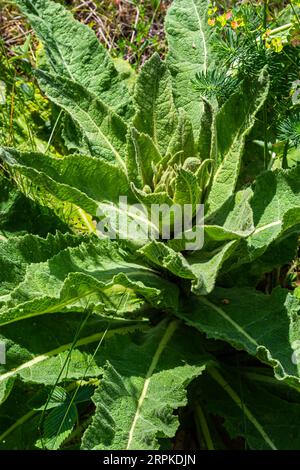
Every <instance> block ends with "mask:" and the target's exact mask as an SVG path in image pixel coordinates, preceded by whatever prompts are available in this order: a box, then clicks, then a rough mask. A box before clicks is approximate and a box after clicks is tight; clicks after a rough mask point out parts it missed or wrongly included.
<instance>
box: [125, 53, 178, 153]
mask: <svg viewBox="0 0 300 470" xmlns="http://www.w3.org/2000/svg"><path fill="white" fill-rule="evenodd" d="M134 102H135V106H136V114H135V117H134V120H133V124H134V126H135V127H136V129H137V130H138V131H139V132H142V133H144V134H148V135H149V136H150V137H151V138H152V139H153V142H154V144H155V145H156V146H157V148H158V149H159V150H160V152H161V153H162V155H164V154H165V153H166V151H167V148H168V145H169V142H170V139H171V136H172V134H173V132H174V131H175V129H176V124H177V113H176V109H175V106H174V103H173V94H172V78H171V75H170V72H169V70H168V68H167V66H166V64H165V63H164V62H162V60H161V59H160V57H159V55H158V54H154V55H153V56H152V57H151V58H150V59H149V60H148V61H147V62H146V63H145V65H144V66H143V68H142V69H141V72H140V74H139V76H138V79H137V83H136V87H135V96H134Z"/></svg>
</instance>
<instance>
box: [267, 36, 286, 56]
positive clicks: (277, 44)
mask: <svg viewBox="0 0 300 470" xmlns="http://www.w3.org/2000/svg"><path fill="white" fill-rule="evenodd" d="M266 48H267V49H271V50H272V51H275V52H281V51H282V49H283V44H282V40H281V38H279V37H276V38H272V39H271V41H269V42H267V43H266Z"/></svg>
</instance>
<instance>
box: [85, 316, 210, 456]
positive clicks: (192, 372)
mask: <svg viewBox="0 0 300 470" xmlns="http://www.w3.org/2000/svg"><path fill="white" fill-rule="evenodd" d="M177 327H178V323H177V322H176V321H173V322H171V323H169V324H167V323H165V322H163V323H162V324H160V325H158V326H157V327H156V328H154V329H153V330H152V331H151V333H149V335H146V336H145V337H144V338H140V340H139V342H135V340H134V338H133V337H130V336H126V337H122V338H120V339H118V343H115V344H114V343H111V342H110V343H107V344H106V345H104V348H103V350H102V353H103V359H104V358H107V360H108V361H109V362H108V363H107V366H106V370H105V373H104V376H103V379H102V381H101V384H100V386H99V388H98V389H97V390H96V392H95V395H94V397H93V400H94V402H95V405H96V412H95V415H94V418H93V421H92V424H91V425H90V426H89V428H88V429H87V431H86V432H85V434H84V436H83V440H82V448H83V449H95V450H96V449H128V450H129V449H145V450H146V449H157V448H159V444H158V438H159V437H160V438H161V437H169V438H170V437H173V436H174V434H175V432H176V429H177V427H178V418H177V417H175V416H174V415H173V410H176V409H177V408H179V407H181V406H184V405H185V404H186V391H185V388H186V386H187V385H188V384H189V382H190V381H191V380H192V379H193V378H194V377H197V376H198V375H200V374H201V373H202V372H203V370H204V369H205V366H206V364H207V362H208V361H209V357H208V356H206V355H205V354H203V353H202V351H201V349H200V348H201V346H200V348H199V349H200V351H199V349H198V350H197V355H195V353H194V351H193V349H192V348H190V347H189V346H188V344H191V342H190V343H186V342H183V335H182V331H181V332H180V333H179V332H177V331H176V330H177ZM190 334H191V332H188V331H187V330H186V332H184V336H185V338H186V339H187V338H188V337H189V335H190ZM141 340H142V341H141ZM190 341H191V338H190ZM175 345H176V346H175ZM199 352H200V353H199ZM129 364H130V366H129V367H128V365H129ZM145 422H147V426H145Z"/></svg>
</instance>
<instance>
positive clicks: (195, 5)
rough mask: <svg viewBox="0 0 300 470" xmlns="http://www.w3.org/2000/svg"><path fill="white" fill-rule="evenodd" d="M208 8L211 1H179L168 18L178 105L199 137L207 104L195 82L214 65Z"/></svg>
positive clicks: (170, 10) (172, 67)
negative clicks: (203, 100) (199, 73)
mask: <svg viewBox="0 0 300 470" xmlns="http://www.w3.org/2000/svg"><path fill="white" fill-rule="evenodd" d="M207 9H208V1H207V0H175V1H174V2H173V3H172V6H171V8H170V9H169V10H168V13H167V18H166V33H167V40H168V44H169V54H168V58H167V63H168V65H169V68H170V70H171V73H172V76H173V82H174V91H175V96H176V106H177V108H184V109H185V111H186V112H187V114H188V116H189V118H190V120H191V122H192V125H193V128H194V132H195V135H196V136H198V135H199V129H200V123H201V114H202V109H203V105H202V101H201V98H200V96H199V94H198V92H197V91H196V90H195V89H194V88H193V85H192V79H193V78H194V77H195V75H196V73H197V72H203V73H206V72H207V71H208V70H209V69H210V68H211V67H212V65H213V63H214V54H213V52H212V42H213V36H214V34H215V33H214V31H213V28H211V27H210V26H209V25H208V24H207V20H208V15H207Z"/></svg>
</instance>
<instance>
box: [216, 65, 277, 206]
mask: <svg viewBox="0 0 300 470" xmlns="http://www.w3.org/2000/svg"><path fill="white" fill-rule="evenodd" d="M268 91H269V76H268V73H267V71H266V70H263V71H262V72H261V74H260V76H259V77H258V79H257V81H253V79H251V80H245V81H244V82H243V84H242V86H241V89H240V90H239V91H237V92H236V93H235V94H234V95H232V96H231V97H230V98H229V99H228V101H227V102H226V103H225V104H224V106H223V107H222V108H221V110H220V111H219V112H218V113H217V115H216V118H215V132H216V137H215V138H216V142H217V145H216V155H215V156H214V155H212V158H214V159H215V163H216V171H215V174H214V178H213V181H212V187H211V190H210V193H209V197H208V200H207V205H208V211H209V212H210V213H212V212H215V211H216V210H217V209H218V208H219V207H220V206H222V204H223V203H224V202H225V201H226V200H227V199H228V198H229V197H230V196H232V194H233V192H234V190H235V187H236V182H237V180H238V176H239V172H240V164H241V158H242V154H243V149H244V143H245V137H246V135H247V134H248V133H249V132H250V130H251V128H252V127H253V125H254V122H255V116H256V114H257V112H258V111H259V110H260V108H261V107H262V105H263V103H264V102H265V100H266V98H267V95H268ZM237 110H239V111H238V112H237Z"/></svg>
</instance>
